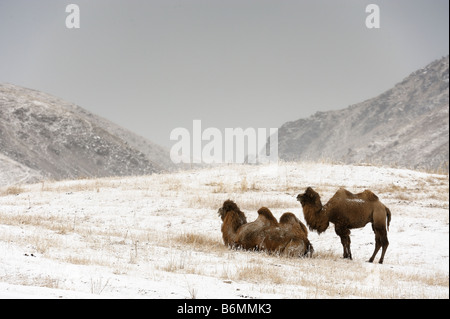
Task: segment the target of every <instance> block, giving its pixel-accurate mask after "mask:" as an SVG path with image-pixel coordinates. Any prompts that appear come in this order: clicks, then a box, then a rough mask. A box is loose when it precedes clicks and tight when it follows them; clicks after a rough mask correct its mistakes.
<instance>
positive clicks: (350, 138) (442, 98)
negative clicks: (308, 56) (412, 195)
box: [278, 56, 449, 171]
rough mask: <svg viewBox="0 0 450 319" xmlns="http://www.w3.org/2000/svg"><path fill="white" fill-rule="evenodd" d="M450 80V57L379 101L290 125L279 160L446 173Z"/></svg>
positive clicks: (283, 132)
mask: <svg viewBox="0 0 450 319" xmlns="http://www.w3.org/2000/svg"><path fill="white" fill-rule="evenodd" d="M448 76H449V57H448V56H447V57H444V58H442V59H440V60H437V61H434V62H432V63H430V64H429V65H427V66H426V67H424V68H423V69H420V70H417V71H416V72H414V73H412V74H411V75H409V76H408V77H407V78H405V79H404V80H403V81H402V82H400V83H398V84H397V85H395V87H393V88H392V89H390V90H388V91H386V92H384V93H383V94H381V95H379V96H377V97H375V98H372V99H369V100H367V101H364V102H361V103H358V104H355V105H352V106H349V107H348V108H345V109H343V110H338V111H329V112H317V113H316V114H314V115H313V116H311V117H309V118H302V119H299V120H296V121H292V122H288V123H286V124H284V125H283V126H281V127H280V129H279V131H278V141H279V150H278V153H279V156H280V158H282V159H284V160H313V161H314V160H322V159H325V160H334V161H341V162H343V163H361V162H366V163H373V164H383V165H390V166H393V165H397V166H399V167H407V168H421V169H433V170H442V171H448V163H449V162H448V161H449V82H448V81H449V80H448V79H449V77H448Z"/></svg>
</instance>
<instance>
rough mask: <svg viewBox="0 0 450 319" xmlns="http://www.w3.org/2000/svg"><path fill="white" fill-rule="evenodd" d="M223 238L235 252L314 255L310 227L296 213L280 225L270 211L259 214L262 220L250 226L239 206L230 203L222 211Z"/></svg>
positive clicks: (283, 216)
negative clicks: (240, 249) (309, 232)
mask: <svg viewBox="0 0 450 319" xmlns="http://www.w3.org/2000/svg"><path fill="white" fill-rule="evenodd" d="M218 214H219V216H220V217H221V219H222V228H221V230H222V238H223V242H224V243H225V245H228V246H230V247H232V248H242V249H250V250H265V251H268V252H278V253H280V254H284V255H288V256H304V255H306V254H308V253H310V254H312V252H313V248H312V245H311V244H310V242H309V240H308V230H307V229H306V226H305V225H304V224H303V223H302V222H301V221H300V220H298V219H297V217H295V216H294V214H292V213H284V214H283V215H282V216H281V218H280V222H278V221H277V220H276V219H275V217H274V216H273V214H272V212H271V211H270V210H269V209H268V208H267V207H261V208H260V209H259V210H258V218H257V219H256V220H255V221H253V222H250V223H247V219H246V217H245V214H244V213H243V212H242V211H241V210H240V209H239V207H238V206H237V205H236V203H235V202H233V201H232V200H226V201H225V202H224V203H223V205H222V207H221V208H219V210H218Z"/></svg>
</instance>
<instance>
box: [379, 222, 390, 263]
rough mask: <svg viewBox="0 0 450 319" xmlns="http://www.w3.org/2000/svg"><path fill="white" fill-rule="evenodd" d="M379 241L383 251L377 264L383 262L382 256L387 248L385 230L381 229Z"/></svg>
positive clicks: (387, 241) (387, 242)
mask: <svg viewBox="0 0 450 319" xmlns="http://www.w3.org/2000/svg"><path fill="white" fill-rule="evenodd" d="M380 237H381V238H380V241H381V245H382V247H383V250H382V251H381V257H380V261H379V263H380V264H382V263H383V261H384V254H385V253H386V250H387V248H388V246H389V240H388V238H387V232H386V229H383V231H382V232H381V234H380Z"/></svg>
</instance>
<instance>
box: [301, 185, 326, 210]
mask: <svg viewBox="0 0 450 319" xmlns="http://www.w3.org/2000/svg"><path fill="white" fill-rule="evenodd" d="M297 200H298V201H299V202H300V204H302V207H304V206H305V205H307V204H312V205H318V204H320V206H321V202H320V195H319V194H318V193H317V192H316V191H314V190H313V189H312V188H311V187H308V188H307V189H306V191H305V192H304V193H303V194H298V196H297Z"/></svg>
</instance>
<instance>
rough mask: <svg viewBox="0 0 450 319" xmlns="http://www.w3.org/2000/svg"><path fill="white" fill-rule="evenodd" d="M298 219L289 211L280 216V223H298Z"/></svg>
mask: <svg viewBox="0 0 450 319" xmlns="http://www.w3.org/2000/svg"><path fill="white" fill-rule="evenodd" d="M298 222H299V220H298V219H297V217H295V215H294V214H292V213H291V212H287V213H284V214H283V215H281V217H280V224H295V223H298Z"/></svg>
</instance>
